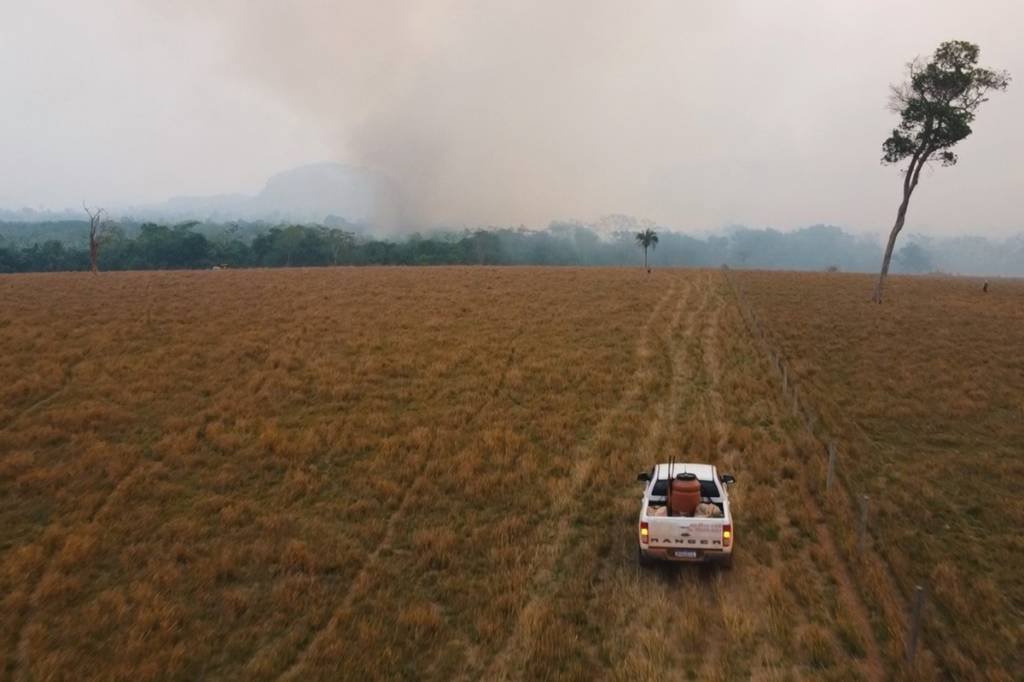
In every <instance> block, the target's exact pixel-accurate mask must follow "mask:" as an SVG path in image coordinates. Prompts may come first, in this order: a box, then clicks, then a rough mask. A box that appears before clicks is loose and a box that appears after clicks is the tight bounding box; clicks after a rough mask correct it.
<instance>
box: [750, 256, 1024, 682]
mask: <svg viewBox="0 0 1024 682" xmlns="http://www.w3.org/2000/svg"><path fill="white" fill-rule="evenodd" d="M734 278H735V280H736V281H737V283H738V285H739V287H740V289H741V291H742V292H743V294H744V296H745V298H746V299H747V300H748V301H749V302H750V305H751V306H752V307H753V308H754V310H755V312H756V314H757V315H758V317H759V318H760V320H761V322H762V325H763V326H764V327H765V328H766V331H767V335H768V338H769V344H770V345H771V346H772V347H774V348H775V349H776V350H778V351H780V352H781V353H782V355H784V356H785V357H786V358H787V359H788V361H789V368H790V370H791V374H792V375H793V376H794V377H795V381H796V382H797V383H798V385H799V390H800V393H801V395H802V396H803V397H804V398H806V402H807V403H808V404H809V405H811V406H812V408H813V410H814V411H815V412H816V413H817V415H818V417H819V419H820V424H819V425H818V426H817V427H816V430H817V431H818V432H819V433H821V434H823V437H824V438H827V439H834V440H835V442H836V443H837V444H838V446H839V448H840V458H839V467H838V473H839V476H840V478H841V479H842V481H843V483H844V488H845V490H844V491H843V492H842V493H841V494H840V496H841V497H842V499H836V500H833V502H834V503H835V504H834V507H835V508H836V509H835V512H834V513H832V514H831V517H832V521H833V523H834V525H835V527H836V528H837V534H838V535H839V536H840V547H841V549H842V550H843V552H842V553H843V554H844V555H845V556H846V557H847V558H848V559H849V560H850V561H851V562H852V563H853V564H855V565H856V566H857V567H858V570H856V571H855V574H856V576H857V582H858V585H859V589H860V592H861V594H863V595H864V597H865V599H866V601H867V602H868V604H869V606H870V608H871V612H872V617H873V620H874V624H875V629H876V631H877V633H878V636H879V638H880V639H881V640H882V641H883V642H885V643H886V646H885V649H886V651H887V652H888V656H889V658H890V660H897V659H899V657H900V656H902V652H903V639H902V637H903V632H902V621H903V620H904V619H905V617H904V616H905V611H906V610H907V605H908V603H909V598H910V594H911V591H912V589H913V587H914V585H916V584H921V585H924V586H925V587H926V589H927V590H928V602H927V607H926V612H925V621H924V622H925V636H926V644H927V645H928V646H929V649H930V654H931V655H932V656H933V657H934V661H932V662H931V664H930V665H934V666H936V667H937V673H941V674H943V675H945V676H948V677H951V678H955V679H1006V680H1010V679H1020V678H1021V675H1022V674H1024V654H1022V652H1024V543H1022V541H1021V537H1020V530H1021V528H1022V527H1024V503H1022V502H1021V498H1020V494H1021V490H1022V485H1024V355H1022V350H1024V282H1021V281H1013V280H996V281H994V282H993V285H992V287H991V289H990V291H989V293H988V294H985V293H983V292H982V290H981V280H973V279H964V278H939V277H896V278H893V279H892V280H891V284H890V287H889V292H888V300H887V302H886V303H885V304H884V305H882V306H876V305H872V304H870V303H868V297H869V295H870V292H871V286H872V281H871V278H869V277H867V276H858V275H840V274H780V273H759V272H741V273H735V275H734ZM861 494H868V495H869V496H870V499H871V503H870V504H871V507H870V508H871V517H870V520H871V529H872V538H871V543H870V545H869V548H868V555H869V556H868V557H866V558H864V557H861V556H860V553H859V551H858V548H857V543H856V537H855V535H854V533H852V532H850V528H851V526H852V525H854V524H853V522H852V519H853V518H854V516H855V515H856V511H855V509H854V508H853V505H852V504H851V503H850V501H849V496H850V495H861ZM925 665H928V663H927V662H926V663H925ZM928 670H929V668H925V669H923V670H919V671H918V673H919V675H921V676H923V677H927V676H929V674H930V673H928V672H927V671H928ZM937 673H936V674H937Z"/></svg>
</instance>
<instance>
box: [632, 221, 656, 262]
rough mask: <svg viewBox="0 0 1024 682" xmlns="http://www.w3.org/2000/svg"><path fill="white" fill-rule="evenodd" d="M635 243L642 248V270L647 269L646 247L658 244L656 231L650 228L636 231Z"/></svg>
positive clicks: (651, 247) (650, 247) (649, 247)
mask: <svg viewBox="0 0 1024 682" xmlns="http://www.w3.org/2000/svg"><path fill="white" fill-rule="evenodd" d="M636 245H637V246H641V247H643V250H644V270H647V269H648V268H647V249H653V248H654V247H655V246H657V245H658V233H657V232H655V231H654V230H652V229H651V228H649V227H648V228H647V229H645V230H644V231H643V232H637V233H636Z"/></svg>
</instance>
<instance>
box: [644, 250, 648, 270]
mask: <svg viewBox="0 0 1024 682" xmlns="http://www.w3.org/2000/svg"><path fill="white" fill-rule="evenodd" d="M646 269H647V247H646V246H645V247H644V270H646Z"/></svg>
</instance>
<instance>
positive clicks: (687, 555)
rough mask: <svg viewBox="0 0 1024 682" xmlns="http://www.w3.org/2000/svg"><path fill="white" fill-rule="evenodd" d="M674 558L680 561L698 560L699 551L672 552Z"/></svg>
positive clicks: (678, 550) (679, 550)
mask: <svg viewBox="0 0 1024 682" xmlns="http://www.w3.org/2000/svg"><path fill="white" fill-rule="evenodd" d="M672 554H673V556H677V557H679V558H680V559H696V558H697V550H695V549H677V550H675V551H674V552H672Z"/></svg>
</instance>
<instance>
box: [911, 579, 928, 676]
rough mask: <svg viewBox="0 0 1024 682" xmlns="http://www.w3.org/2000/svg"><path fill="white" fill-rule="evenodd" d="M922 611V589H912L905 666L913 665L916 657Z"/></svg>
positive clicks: (917, 587) (919, 587) (918, 587)
mask: <svg viewBox="0 0 1024 682" xmlns="http://www.w3.org/2000/svg"><path fill="white" fill-rule="evenodd" d="M922 611H924V588H923V587H921V586H920V585H917V586H915V587H914V606H913V611H912V612H911V614H910V636H909V637H907V664H908V665H914V656H916V655H917V642H918V640H919V638H920V635H921V613H922Z"/></svg>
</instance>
